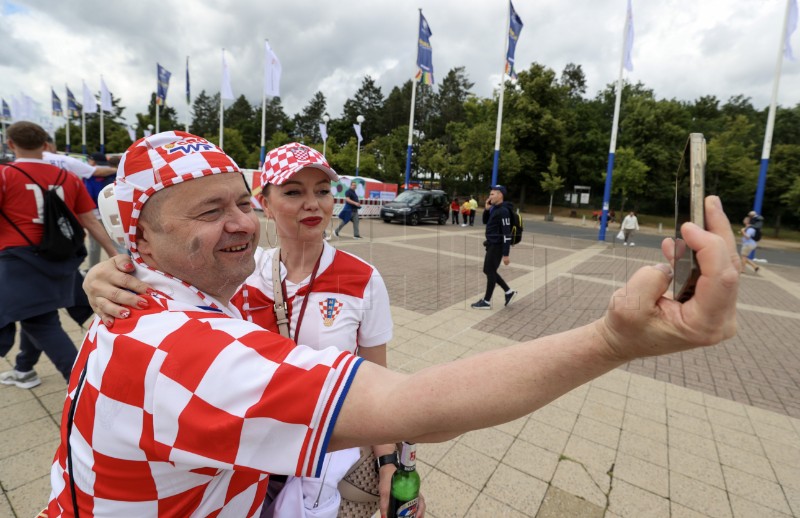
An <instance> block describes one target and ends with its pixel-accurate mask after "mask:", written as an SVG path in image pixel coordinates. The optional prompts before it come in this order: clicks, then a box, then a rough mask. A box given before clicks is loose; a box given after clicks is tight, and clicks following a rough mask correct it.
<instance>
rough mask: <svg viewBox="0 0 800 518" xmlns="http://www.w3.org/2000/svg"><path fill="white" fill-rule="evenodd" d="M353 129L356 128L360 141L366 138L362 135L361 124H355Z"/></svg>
mask: <svg viewBox="0 0 800 518" xmlns="http://www.w3.org/2000/svg"><path fill="white" fill-rule="evenodd" d="M353 129H354V130H356V137H358V142H359V143H360V142H361V141H362V140H364V139H363V138H362V137H361V124H353Z"/></svg>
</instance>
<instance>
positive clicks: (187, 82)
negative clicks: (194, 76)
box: [186, 56, 192, 104]
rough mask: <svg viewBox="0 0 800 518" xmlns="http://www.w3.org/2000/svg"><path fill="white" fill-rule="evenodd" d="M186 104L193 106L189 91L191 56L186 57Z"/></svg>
mask: <svg viewBox="0 0 800 518" xmlns="http://www.w3.org/2000/svg"><path fill="white" fill-rule="evenodd" d="M186 104H192V96H191V94H190V90H189V56H186Z"/></svg>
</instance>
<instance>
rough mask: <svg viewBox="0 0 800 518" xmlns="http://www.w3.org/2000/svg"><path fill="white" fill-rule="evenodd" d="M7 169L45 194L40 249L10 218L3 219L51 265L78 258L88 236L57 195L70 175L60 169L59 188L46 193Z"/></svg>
mask: <svg viewBox="0 0 800 518" xmlns="http://www.w3.org/2000/svg"><path fill="white" fill-rule="evenodd" d="M8 167H13V168H14V169H16V170H17V171H19V172H20V173H22V174H24V175H25V176H27V177H28V179H29V180H30V181H31V182H33V183H34V184H36V186H37V187H39V189H40V190H41V191H42V202H43V203H42V205H43V211H42V212H43V216H44V223H43V224H42V225H43V226H44V232H43V233H42V240H41V241H40V242H39V244H38V245H34V244H33V242H32V241H31V240H30V239H28V236H26V235H25V234H24V233H23V232H22V231H21V230H20V229H19V227H17V226H16V225H15V224H14V223H12V222H11V220H10V219H9V218H8V216H6V215H5V214H3V217H4V218H6V220H8V222H9V223H11V225H12V226H13V227H14V228H15V229H16V231H17V232H18V233H19V234H20V235H21V236H22V237H24V238H25V241H27V242H28V243H30V245H31V246H36V253H37V254H39V255H40V256H42V257H43V258H45V259H47V260H49V261H65V260H67V259H70V258H73V257H76V256H77V255H79V252H80V251H81V249H82V248H83V240H84V238H85V237H86V233H85V232H84V231H83V226H81V224H80V223H79V222H78V219H77V218H76V217H75V215H74V214H72V211H70V210H69V207H67V204H66V203H64V200H62V199H61V197H60V196H59V195H58V188H59V187H61V186H62V185H63V184H64V182H65V181H66V179H67V174H68V173H67V172H66V171H64V170H63V169H61V171H59V174H58V178H57V179H56V184H55V185H54V186H53V187H52V188H51V189H45V188H44V187H42V186H41V185H39V183H38V182H37V181H36V180H34V179H33V178H31V176H30V175H29V174H28V173H26V172H25V171H23V170H22V169H20V168H19V167H16V166H14V165H11V164H8ZM62 175H63V176H62ZM84 254H85V252H84Z"/></svg>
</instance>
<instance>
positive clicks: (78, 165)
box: [42, 135, 117, 181]
mask: <svg viewBox="0 0 800 518" xmlns="http://www.w3.org/2000/svg"><path fill="white" fill-rule="evenodd" d="M42 159H43V160H44V161H45V162H50V163H51V164H53V165H54V166H56V167H58V168H59V169H65V170H67V171H69V172H70V173H73V174H76V175H78V177H80V178H82V179H84V180H86V179H88V178H92V177H95V178H104V177H107V176H110V177H111V178H112V181H113V179H114V178H115V175H116V174H117V168H116V167H111V166H110V165H105V166H103V165H92V164H91V163H86V162H83V161H81V160H78V159H77V158H74V157H71V156H69V155H62V154H61V153H59V152H58V151H57V149H56V143H55V142H54V141H53V137H51V136H50V135H48V136H47V147H45V150H44V152H43V153H42Z"/></svg>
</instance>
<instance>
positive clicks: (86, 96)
mask: <svg viewBox="0 0 800 518" xmlns="http://www.w3.org/2000/svg"><path fill="white" fill-rule="evenodd" d="M83 113H97V99H95V97H94V94H92V92H91V91H90V90H89V87H88V86H86V81H83Z"/></svg>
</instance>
